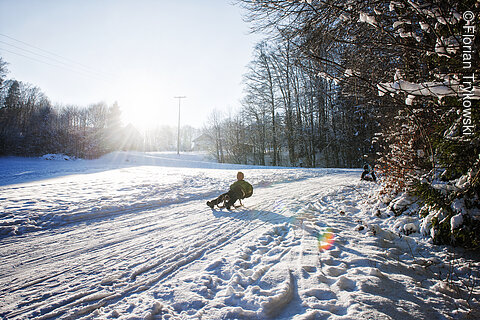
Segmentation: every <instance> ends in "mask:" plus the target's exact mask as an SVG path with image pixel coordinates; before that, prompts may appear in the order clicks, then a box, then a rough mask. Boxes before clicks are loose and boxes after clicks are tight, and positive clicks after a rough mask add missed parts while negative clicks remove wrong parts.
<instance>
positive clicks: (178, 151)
mask: <svg viewBox="0 0 480 320" xmlns="http://www.w3.org/2000/svg"><path fill="white" fill-rule="evenodd" d="M174 98H175V99H178V137H177V155H180V101H181V100H182V99H185V98H186V97H185V96H178V97H174Z"/></svg>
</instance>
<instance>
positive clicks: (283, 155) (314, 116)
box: [206, 39, 379, 167]
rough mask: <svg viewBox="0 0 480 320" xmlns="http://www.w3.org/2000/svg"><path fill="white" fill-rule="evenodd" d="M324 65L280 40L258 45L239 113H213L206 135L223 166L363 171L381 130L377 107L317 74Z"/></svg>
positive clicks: (245, 83) (249, 67)
mask: <svg viewBox="0 0 480 320" xmlns="http://www.w3.org/2000/svg"><path fill="white" fill-rule="evenodd" d="M321 71H322V65H321V64H319V63H318V62H317V61H314V60H312V59H306V58H305V57H304V56H303V55H300V54H299V52H298V48H297V47H296V46H295V45H293V44H291V43H290V42H289V41H284V40H283V39H271V40H269V41H262V42H261V43H259V44H258V45H257V46H256V47H255V49H254V52H253V60H252V61H251V63H250V64H249V66H248V71H247V73H246V74H245V77H244V85H245V90H244V98H243V100H242V108H241V110H238V111H237V112H236V113H235V114H234V115H232V114H230V115H225V114H221V113H220V112H218V111H214V112H213V114H212V115H211V117H210V120H209V125H208V126H207V128H206V132H208V133H209V135H210V136H211V137H212V140H214V143H212V145H211V151H212V153H213V154H214V155H215V156H216V157H217V159H218V160H219V161H220V162H234V163H250V164H259V165H272V166H280V165H288V166H303V167H318V166H320V167H358V166H360V165H361V164H362V163H363V161H364V160H363V156H364V155H365V154H369V153H371V152H373V149H372V138H373V137H374V134H375V132H378V131H379V128H378V125H379V122H378V121H377V118H376V117H375V114H374V111H375V110H374V109H373V108H371V107H369V106H365V105H363V104H360V101H359V100H358V99H356V98H355V97H353V96H349V95H340V91H341V87H340V86H339V85H338V84H337V83H335V82H333V81H330V80H329V79H325V78H324V77H322V76H321V75H320V73H321Z"/></svg>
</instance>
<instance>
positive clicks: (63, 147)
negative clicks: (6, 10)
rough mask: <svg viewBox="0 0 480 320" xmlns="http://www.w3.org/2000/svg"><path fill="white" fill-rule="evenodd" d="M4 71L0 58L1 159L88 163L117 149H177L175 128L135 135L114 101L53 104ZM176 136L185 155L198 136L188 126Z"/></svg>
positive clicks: (36, 90) (164, 127)
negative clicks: (65, 158)
mask: <svg viewBox="0 0 480 320" xmlns="http://www.w3.org/2000/svg"><path fill="white" fill-rule="evenodd" d="M7 72H8V70H7V63H6V62H5V61H4V60H3V59H2V58H1V57H0V155H18V156H39V155H43V154H47V153H63V154H67V155H69V156H73V157H78V158H86V159H92V158H98V157H100V156H101V155H104V154H106V153H109V152H112V151H116V150H142V151H143V150H146V151H174V150H176V148H177V128H176V127H170V126H159V127H157V128H155V129H149V130H148V131H146V132H143V133H140V132H139V131H138V130H137V129H136V128H135V127H134V126H132V125H131V124H128V125H126V126H124V125H123V124H122V121H121V108H120V106H119V105H118V104H117V103H114V104H113V105H110V106H109V105H107V104H106V103H103V102H100V103H95V104H91V105H89V106H87V107H83V106H74V105H52V103H51V102H50V100H49V99H48V97H47V96H46V95H45V94H44V93H43V92H42V91H41V90H40V88H38V87H36V86H33V85H31V84H27V83H24V82H22V81H18V80H12V79H7ZM181 133H182V134H181V144H180V146H181V150H182V151H190V150H191V147H192V140H193V139H194V138H195V135H196V134H197V133H196V131H195V129H193V128H191V127H188V126H186V127H183V128H182V130H181Z"/></svg>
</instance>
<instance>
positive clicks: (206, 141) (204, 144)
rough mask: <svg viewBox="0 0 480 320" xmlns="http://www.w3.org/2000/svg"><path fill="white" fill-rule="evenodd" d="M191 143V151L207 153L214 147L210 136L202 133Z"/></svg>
mask: <svg viewBox="0 0 480 320" xmlns="http://www.w3.org/2000/svg"><path fill="white" fill-rule="evenodd" d="M192 143H193V147H192V149H193V151H208V150H209V149H210V148H212V146H214V143H215V141H214V140H213V138H212V137H211V136H210V135H208V134H206V133H202V134H201V135H200V136H199V137H197V138H195V139H193V141H192Z"/></svg>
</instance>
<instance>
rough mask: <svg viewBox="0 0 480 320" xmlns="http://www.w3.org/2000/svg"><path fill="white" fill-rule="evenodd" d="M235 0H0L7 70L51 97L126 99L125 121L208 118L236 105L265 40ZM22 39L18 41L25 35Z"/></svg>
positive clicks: (79, 101) (0, 45) (84, 101)
mask: <svg viewBox="0 0 480 320" xmlns="http://www.w3.org/2000/svg"><path fill="white" fill-rule="evenodd" d="M241 13H242V11H241V9H240V8H239V7H238V6H233V5H232V4H230V0H201V1H200V0H171V1H167V0H41V1H40V0H0V56H2V57H3V59H4V60H5V61H7V62H8V63H9V66H8V69H9V70H10V73H9V74H8V78H15V79H17V80H21V81H24V82H29V83H31V84H34V85H36V86H38V87H40V88H41V89H42V91H43V92H44V93H45V94H46V95H47V96H48V97H49V98H50V99H51V101H52V102H53V103H60V104H75V105H81V106H87V105H89V104H92V103H96V102H100V101H105V102H106V103H108V104H109V105H110V104H112V103H113V102H114V101H118V103H119V105H120V107H121V108H122V111H123V115H124V122H132V123H134V124H135V125H137V126H142V125H155V124H171V125H176V122H177V117H178V114H177V111H178V100H176V99H174V98H173V97H174V96H179V95H181V96H187V98H186V99H183V100H182V123H183V124H190V125H193V126H196V127H199V128H200V127H201V126H202V125H203V124H204V122H205V121H206V119H207V117H208V114H209V113H210V112H211V111H212V110H213V109H214V108H217V109H221V110H228V109H232V110H234V109H236V108H238V106H239V100H240V98H241V95H242V89H243V88H242V85H241V81H242V75H243V74H244V73H245V71H246V68H245V67H246V65H247V64H248V62H249V61H250V58H251V53H252V48H253V46H254V45H255V43H256V42H257V41H258V40H259V39H260V38H259V36H258V35H251V34H249V26H248V24H247V23H245V22H243V20H242V14H241ZM16 40H19V41H22V42H19V41H16Z"/></svg>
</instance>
